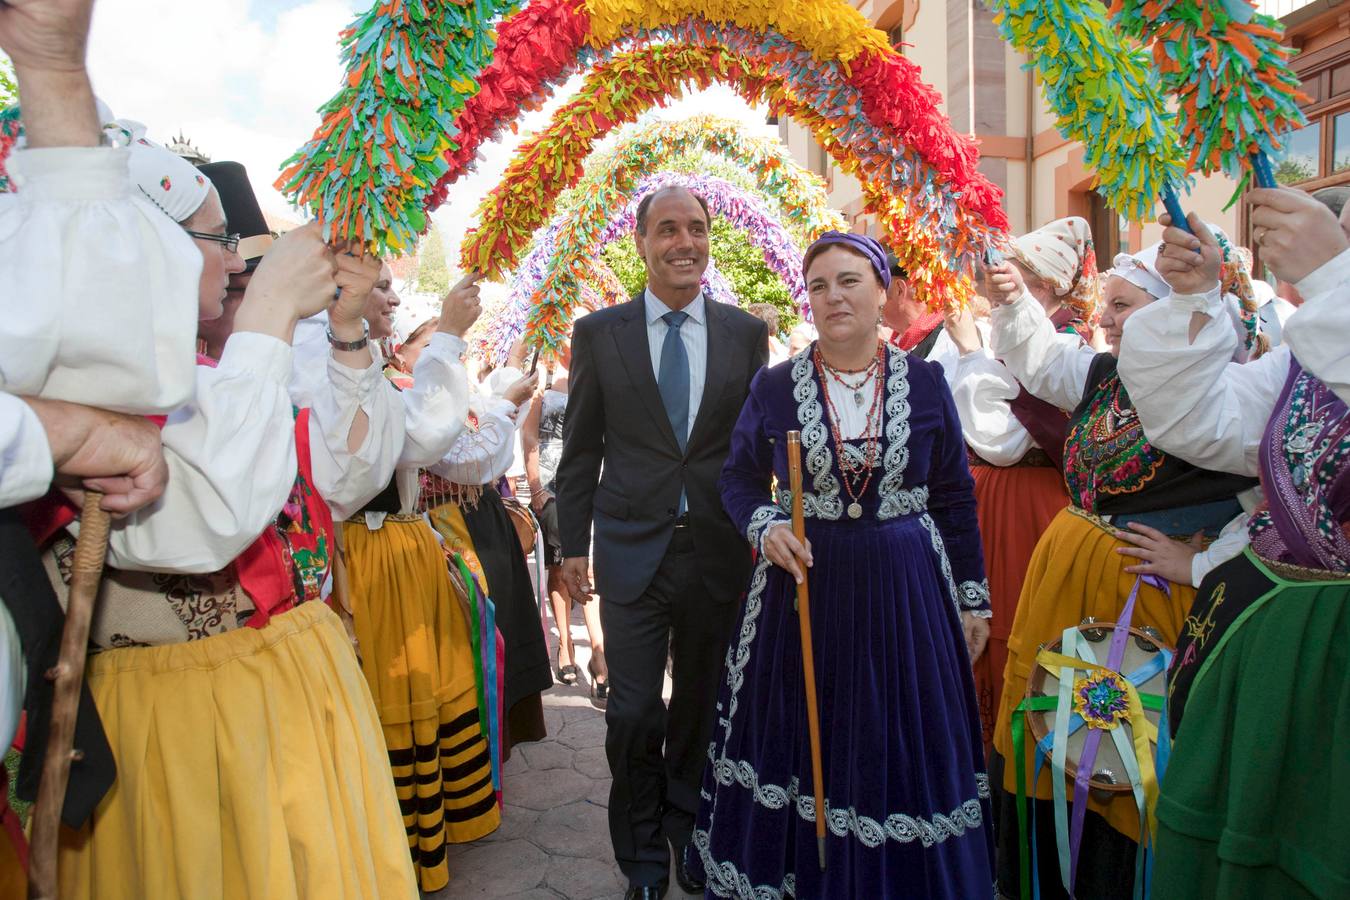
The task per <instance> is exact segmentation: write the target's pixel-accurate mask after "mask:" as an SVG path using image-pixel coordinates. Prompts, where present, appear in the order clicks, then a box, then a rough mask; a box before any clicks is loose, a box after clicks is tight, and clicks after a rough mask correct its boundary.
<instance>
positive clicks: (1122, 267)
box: [1106, 242, 1172, 300]
mask: <svg viewBox="0 0 1350 900" xmlns="http://www.w3.org/2000/svg"><path fill="white" fill-rule="evenodd" d="M1161 248H1162V242H1159V243H1156V244H1152V245H1150V246H1148V247H1145V248H1144V249H1143V250H1140V251H1139V252H1138V253H1117V254H1116V258H1115V259H1114V260H1112V261H1111V270H1110V271H1109V272H1107V273H1106V274H1107V276H1111V275H1117V276H1119V277H1121V278H1124V279H1125V280H1126V281H1128V282H1129V283H1130V284H1132V285H1134V286H1135V287H1137V288H1142V289H1143V290H1145V291H1146V292H1148V294H1149V295H1150V296H1151V297H1153V299H1154V300H1162V299H1163V298H1165V297H1166V296H1167V295H1168V294H1170V293H1172V289H1171V288H1170V287H1168V285H1167V282H1166V281H1165V280H1163V277H1162V275H1160V274H1159V273H1158V251H1159V250H1160V249H1161Z"/></svg>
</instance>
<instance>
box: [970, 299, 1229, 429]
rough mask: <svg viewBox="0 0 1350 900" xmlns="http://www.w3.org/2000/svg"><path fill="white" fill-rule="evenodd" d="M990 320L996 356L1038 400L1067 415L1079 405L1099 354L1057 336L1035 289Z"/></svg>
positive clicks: (1070, 337)
mask: <svg viewBox="0 0 1350 900" xmlns="http://www.w3.org/2000/svg"><path fill="white" fill-rule="evenodd" d="M989 321H990V324H991V325H992V329H991V332H992V333H991V335H990V343H991V345H992V350H993V354H994V356H995V358H997V359H1001V360H1003V364H1004V365H1006V366H1007V367H1008V371H1009V372H1011V373H1012V376H1013V377H1014V378H1016V379H1017V381H1019V382H1021V384H1022V386H1023V387H1024V388H1026V389H1027V391H1028V392H1030V393H1031V395H1032V396H1033V397H1039V398H1041V399H1042V400H1044V401H1045V402H1046V403H1050V404H1052V405H1054V406H1057V407H1059V408H1060V409H1062V410H1065V411H1066V412H1072V411H1073V410H1074V409H1076V408H1077V407H1078V404H1079V403H1081V402H1082V400H1083V393H1084V391H1085V390H1086V387H1087V386H1086V382H1087V375H1088V370H1089V369H1090V368H1091V367H1092V361H1093V360H1094V359H1096V358H1097V351H1096V350H1093V349H1092V348H1091V347H1089V346H1087V345H1086V344H1084V343H1083V341H1082V339H1081V338H1080V337H1078V335H1076V334H1059V333H1058V332H1056V331H1055V326H1054V325H1053V324H1051V322H1050V317H1049V316H1047V315H1046V314H1045V307H1043V306H1041V304H1040V301H1038V300H1037V299H1036V298H1035V297H1033V296H1032V295H1031V293H1030V292H1029V291H1025V292H1023V294H1022V296H1020V297H1018V298H1017V299H1016V300H1014V301H1013V302H1012V303H1009V304H1007V305H1006V306H996V307H994V310H993V312H992V313H990V315H989ZM1229 330H1230V331H1231V330H1232V329H1231V328H1230V329H1229ZM1145 430H1147V426H1145Z"/></svg>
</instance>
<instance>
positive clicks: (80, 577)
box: [28, 491, 112, 900]
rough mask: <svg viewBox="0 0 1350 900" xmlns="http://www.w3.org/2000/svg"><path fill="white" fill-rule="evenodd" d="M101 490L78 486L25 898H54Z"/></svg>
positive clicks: (97, 572)
mask: <svg viewBox="0 0 1350 900" xmlns="http://www.w3.org/2000/svg"><path fill="white" fill-rule="evenodd" d="M102 501H103V495H102V494H100V493H99V492H97V491H85V492H84V510H83V512H81V513H80V537H79V540H77V541H76V542H75V560H74V562H73V563H72V565H71V572H70V595H69V596H70V599H69V601H68V603H67V604H66V624H65V628H64V629H63V630H62V632H61V651H60V655H59V656H58V657H57V661H56V665H55V666H54V667H52V668H51V669H49V670H47V678H48V679H49V680H50V681H52V682H54V683H55V691H54V695H53V697H52V720H51V721H52V724H51V731H50V733H49V734H48V736H47V755H46V756H45V757H44V758H43V760H42V780H41V782H39V784H38V795H37V803H36V804H35V805H34V807H33V840H32V844H31V850H30V854H29V858H28V897H29V900H56V898H57V896H58V891H57V885H56V857H57V850H58V843H59V830H60V826H61V807H62V805H63V804H64V803H65V799H66V783H67V782H68V780H69V779H70V763H71V760H73V759H77V758H78V757H79V755H80V751H78V750H76V749H75V748H74V744H75V716H76V714H77V713H78V712H79V708H80V687H81V685H83V684H84V658H85V653H86V651H87V649H88V647H89V623H90V620H92V619H93V616H94V601H95V599H96V598H97V597H98V586H99V580H100V579H101V578H102V577H103V560H104V558H105V557H106V556H107V555H108V530H109V528H110V527H111V525H112V522H111V517H110V516H109V515H108V514H107V513H106V512H104V511H103V510H102V509H101V508H100V507H99V504H100V503H101V502H102Z"/></svg>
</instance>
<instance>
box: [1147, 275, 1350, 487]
mask: <svg viewBox="0 0 1350 900" xmlns="http://www.w3.org/2000/svg"><path fill="white" fill-rule="evenodd" d="M1296 287H1297V288H1298V289H1299V292H1300V293H1301V294H1303V296H1304V297H1305V298H1306V299H1305V301H1304V303H1303V305H1302V306H1301V307H1299V309H1298V312H1296V313H1294V315H1293V316H1291V317H1290V318H1289V320H1288V321H1287V322H1286V323H1285V328H1284V343H1283V344H1282V345H1281V346H1279V347H1276V348H1275V349H1274V350H1272V351H1270V352H1269V353H1267V354H1266V355H1265V356H1262V357H1261V358H1260V359H1256V360H1253V361H1252V362H1249V363H1235V362H1230V361H1229V360H1231V359H1232V356H1233V352H1234V350H1235V349H1236V346H1237V337H1236V335H1235V334H1234V333H1233V329H1232V328H1231V327H1230V326H1229V324H1228V322H1227V321H1226V316H1225V314H1224V312H1223V308H1222V306H1221V299H1220V297H1219V291H1218V289H1217V288H1216V289H1214V290H1212V291H1210V292H1209V293H1208V294H1180V295H1173V296H1172V297H1170V298H1169V299H1168V300H1166V301H1163V302H1161V303H1154V304H1150V305H1149V306H1147V307H1145V308H1143V309H1141V310H1139V311H1138V312H1136V313H1134V314H1133V315H1131V316H1130V318H1129V320H1128V321H1127V322H1126V323H1125V327H1124V330H1123V337H1122V338H1121V359H1120V377H1121V380H1122V381H1123V382H1124V384H1125V387H1126V389H1127V390H1128V391H1129V392H1130V399H1131V401H1133V403H1134V407H1135V410H1136V411H1137V412H1138V413H1139V421H1140V423H1141V424H1143V426H1144V432H1145V433H1146V434H1147V435H1148V439H1149V442H1150V443H1152V444H1153V445H1154V446H1155V447H1158V448H1160V449H1162V450H1165V451H1167V452H1168V453H1171V454H1174V455H1176V456H1179V457H1181V458H1182V459H1184V460H1186V461H1187V462H1190V463H1192V464H1193V465H1197V466H1201V467H1202V468H1206V469H1218V470H1219V471H1223V472H1234V473H1237V474H1239V475H1256V474H1258V472H1259V470H1260V454H1261V441H1262V438H1263V437H1264V435H1265V430H1266V423H1267V422H1268V421H1269V420H1270V417H1271V415H1272V414H1273V413H1274V412H1275V407H1276V403H1277V402H1278V401H1279V396H1280V393H1281V391H1282V390H1283V389H1284V383H1285V381H1286V380H1287V379H1288V377H1289V362H1290V360H1289V357H1290V354H1291V353H1292V354H1293V355H1294V356H1295V357H1296V358H1297V359H1298V361H1299V364H1300V365H1302V366H1303V368H1304V369H1305V370H1307V371H1308V372H1310V373H1311V374H1313V375H1315V376H1316V377H1318V378H1320V379H1321V380H1322V381H1323V382H1324V383H1325V384H1326V385H1327V387H1329V388H1330V389H1331V390H1332V391H1333V392H1334V393H1335V394H1336V396H1338V397H1340V398H1341V399H1342V400H1345V401H1350V350H1347V341H1346V338H1345V336H1346V335H1347V334H1350V304H1347V303H1346V302H1345V293H1346V289H1347V288H1348V287H1350V250H1346V251H1344V252H1342V253H1341V254H1340V255H1339V256H1337V257H1335V258H1334V259H1332V260H1330V261H1329V262H1327V263H1325V264H1324V265H1323V266H1321V267H1320V268H1318V269H1317V270H1315V271H1314V272H1312V273H1311V274H1310V275H1308V276H1307V277H1306V278H1304V279H1303V280H1302V281H1300V282H1299V283H1298V284H1297V285H1296ZM1194 312H1202V313H1205V314H1207V315H1208V316H1209V319H1208V321H1206V322H1205V324H1204V326H1203V327H1202V328H1201V329H1200V330H1199V332H1198V333H1197V334H1196V336H1195V340H1193V341H1192V340H1190V336H1189V328H1190V321H1191V315H1192V313H1194Z"/></svg>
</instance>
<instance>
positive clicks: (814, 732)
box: [787, 431, 825, 872]
mask: <svg viewBox="0 0 1350 900" xmlns="http://www.w3.org/2000/svg"><path fill="white" fill-rule="evenodd" d="M787 460H788V489H789V490H791V491H792V533H793V534H794V535H795V536H796V538H797V541H798V542H799V543H800V544H801V545H802V546H803V547H805V546H806V519H805V516H804V515H803V513H802V433H801V432H800V431H789V432H788V433H787ZM797 621H798V623H799V624H800V625H801V629H802V676H803V677H804V678H805V680H806V727H807V730H808V732H809V733H810V736H811V778H812V780H813V781H814V783H815V789H816V793H815V798H816V851H817V852H818V853H819V855H820V869H821V871H822V872H823V871H824V870H825V777H824V775H823V774H822V769H823V767H822V766H821V764H820V710H819V708H818V705H817V703H816V654H815V650H814V649H812V644H811V594H810V588H808V587H807V584H806V579H805V578H803V579H802V583H801V584H799V585H797Z"/></svg>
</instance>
